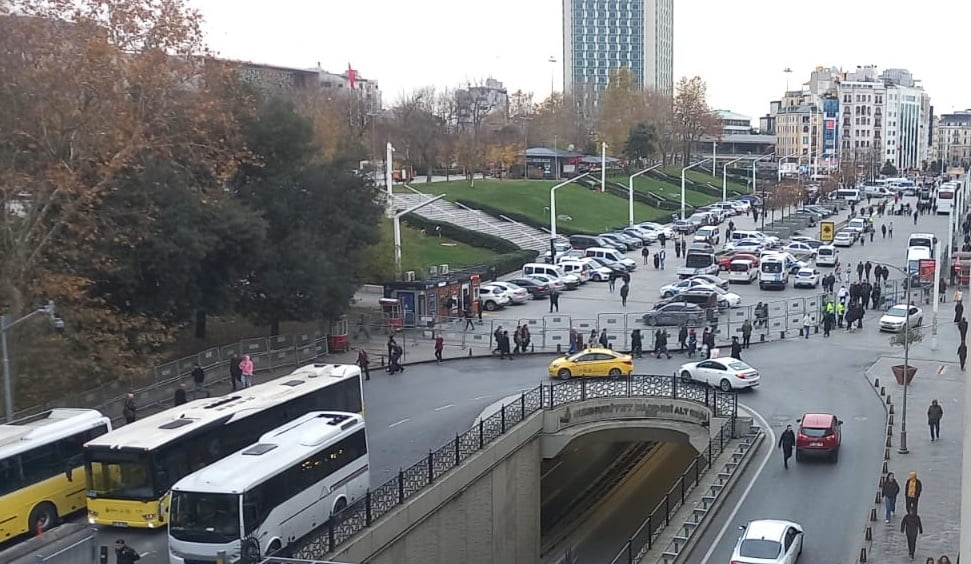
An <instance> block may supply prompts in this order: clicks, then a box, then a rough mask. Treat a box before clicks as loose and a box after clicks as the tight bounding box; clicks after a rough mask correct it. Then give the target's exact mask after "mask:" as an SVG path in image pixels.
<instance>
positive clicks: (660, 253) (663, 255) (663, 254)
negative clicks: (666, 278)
mask: <svg viewBox="0 0 971 564" xmlns="http://www.w3.org/2000/svg"><path fill="white" fill-rule="evenodd" d="M655 256H657V257H658V262H659V263H661V270H664V259H666V258H668V253H667V251H665V250H664V249H661V250H660V251H658V252H657V255H655Z"/></svg>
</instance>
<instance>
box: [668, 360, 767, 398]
mask: <svg viewBox="0 0 971 564" xmlns="http://www.w3.org/2000/svg"><path fill="white" fill-rule="evenodd" d="M677 375H679V376H680V377H681V379H682V380H685V381H689V380H694V381H697V382H704V383H705V384H708V385H709V386H713V387H716V388H719V389H721V390H722V391H723V392H730V391H732V390H737V389H740V388H754V387H756V386H758V385H759V371H758V370H756V369H754V368H752V367H751V366H749V365H748V364H746V363H744V362H742V361H741V360H738V359H735V358H731V357H728V358H710V359H708V360H700V361H698V362H689V363H687V364H682V365H681V368H679V369H678V372H677Z"/></svg>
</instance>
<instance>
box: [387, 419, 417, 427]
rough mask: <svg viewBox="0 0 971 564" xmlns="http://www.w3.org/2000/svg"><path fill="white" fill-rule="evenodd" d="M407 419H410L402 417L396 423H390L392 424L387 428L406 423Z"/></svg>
mask: <svg viewBox="0 0 971 564" xmlns="http://www.w3.org/2000/svg"><path fill="white" fill-rule="evenodd" d="M409 421H411V419H402V420H401V421H398V422H397V423H392V424H390V425H388V428H389V429H394V428H395V427H397V426H398V425H402V424H404V423H407V422H409Z"/></svg>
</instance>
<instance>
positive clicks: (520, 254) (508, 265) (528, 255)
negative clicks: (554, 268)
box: [479, 249, 539, 280]
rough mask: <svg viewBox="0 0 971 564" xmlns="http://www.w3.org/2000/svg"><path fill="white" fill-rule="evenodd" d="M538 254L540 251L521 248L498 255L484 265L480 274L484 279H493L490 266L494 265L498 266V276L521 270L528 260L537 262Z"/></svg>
mask: <svg viewBox="0 0 971 564" xmlns="http://www.w3.org/2000/svg"><path fill="white" fill-rule="evenodd" d="M538 256H539V252H538V251H534V250H532V249H520V250H518V251H516V252H514V253H505V254H501V255H496V256H495V257H494V258H493V259H492V260H491V261H489V263H487V264H486V265H484V267H485V268H484V271H483V272H480V273H479V274H480V275H482V277H483V278H484V279H486V280H491V276H490V272H489V267H492V266H494V267H495V268H496V276H501V275H503V274H508V273H510V272H516V271H518V270H521V269H522V268H523V265H524V264H526V263H528V262H536V257H538Z"/></svg>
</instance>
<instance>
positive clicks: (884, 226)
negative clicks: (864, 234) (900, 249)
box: [880, 225, 887, 239]
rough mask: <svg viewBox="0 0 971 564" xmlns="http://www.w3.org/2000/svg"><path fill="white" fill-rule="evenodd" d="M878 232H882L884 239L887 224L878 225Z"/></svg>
mask: <svg viewBox="0 0 971 564" xmlns="http://www.w3.org/2000/svg"><path fill="white" fill-rule="evenodd" d="M880 232H881V233H883V238H884V239H886V238H887V226H886V225H881V226H880Z"/></svg>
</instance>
